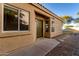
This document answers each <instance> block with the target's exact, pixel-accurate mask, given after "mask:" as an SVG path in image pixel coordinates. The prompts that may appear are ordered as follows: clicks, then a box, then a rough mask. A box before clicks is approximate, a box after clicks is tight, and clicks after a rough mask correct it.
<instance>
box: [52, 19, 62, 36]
mask: <svg viewBox="0 0 79 59" xmlns="http://www.w3.org/2000/svg"><path fill="white" fill-rule="evenodd" d="M52 21H54V23H53V27H54V32H51V33H50V37H55V36H58V35H61V34H62V33H63V32H62V25H63V22H62V21H60V20H58V19H57V18H54V19H51V21H50V23H51V22H52ZM51 24H52V23H51ZM51 27H52V26H51ZM50 31H52V30H51V29H50Z"/></svg>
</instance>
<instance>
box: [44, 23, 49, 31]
mask: <svg viewBox="0 0 79 59" xmlns="http://www.w3.org/2000/svg"><path fill="white" fill-rule="evenodd" d="M45 32H49V21H45Z"/></svg>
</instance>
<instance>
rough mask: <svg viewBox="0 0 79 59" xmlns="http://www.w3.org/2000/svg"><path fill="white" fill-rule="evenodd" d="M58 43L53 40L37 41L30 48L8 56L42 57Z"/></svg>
mask: <svg viewBox="0 0 79 59" xmlns="http://www.w3.org/2000/svg"><path fill="white" fill-rule="evenodd" d="M58 44H59V42H58V41H57V40H55V39H47V38H46V39H45V40H39V41H37V42H36V43H35V44H34V45H32V46H31V47H30V48H28V49H26V48H25V47H24V48H23V49H22V50H20V51H19V52H18V50H17V51H16V52H14V53H11V54H9V55H10V56H44V55H46V54H47V53H48V52H49V51H51V50H52V49H53V48H55V47H56V46H57V45H58Z"/></svg>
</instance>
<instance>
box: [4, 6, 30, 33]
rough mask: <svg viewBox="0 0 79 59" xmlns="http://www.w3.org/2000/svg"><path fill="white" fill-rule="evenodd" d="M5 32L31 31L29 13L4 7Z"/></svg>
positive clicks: (11, 7)
mask: <svg viewBox="0 0 79 59" xmlns="http://www.w3.org/2000/svg"><path fill="white" fill-rule="evenodd" d="M3 22H4V23H3V30H4V31H27V30H29V12H27V11H25V10H22V9H19V8H15V7H13V6H9V5H8V6H6V5H4V20H3Z"/></svg>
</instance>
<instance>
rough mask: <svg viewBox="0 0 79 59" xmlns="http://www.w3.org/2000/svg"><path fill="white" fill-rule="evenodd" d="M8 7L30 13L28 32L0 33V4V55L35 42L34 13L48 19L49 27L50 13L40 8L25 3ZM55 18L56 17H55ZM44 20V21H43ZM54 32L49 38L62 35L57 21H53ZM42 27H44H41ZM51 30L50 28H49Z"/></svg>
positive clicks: (1, 14)
mask: <svg viewBox="0 0 79 59" xmlns="http://www.w3.org/2000/svg"><path fill="white" fill-rule="evenodd" d="M10 5H13V6H16V7H18V8H21V9H24V10H26V11H29V12H30V30H29V31H27V32H2V24H3V22H2V20H3V19H2V17H3V4H1V3H0V16H1V17H0V53H5V52H8V53H9V52H10V51H12V50H15V49H18V48H21V47H23V46H29V45H31V44H33V43H34V42H35V41H36V39H37V38H36V15H35V12H38V13H40V14H43V15H45V16H47V17H49V19H50V26H51V21H52V20H51V17H52V15H51V13H50V12H48V11H47V10H45V11H46V12H45V11H43V10H44V9H43V10H42V8H41V6H40V5H38V7H40V8H38V7H35V6H33V5H32V4H27V3H23V4H22V3H18V4H17V3H11V4H10ZM47 12H48V13H47ZM56 17H57V16H56ZM44 20H46V19H44ZM54 21H55V23H54V26H55V32H50V37H54V36H57V35H60V34H62V31H61V26H62V22H61V21H60V20H58V19H54ZM43 27H44V26H43ZM50 29H51V27H50Z"/></svg>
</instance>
